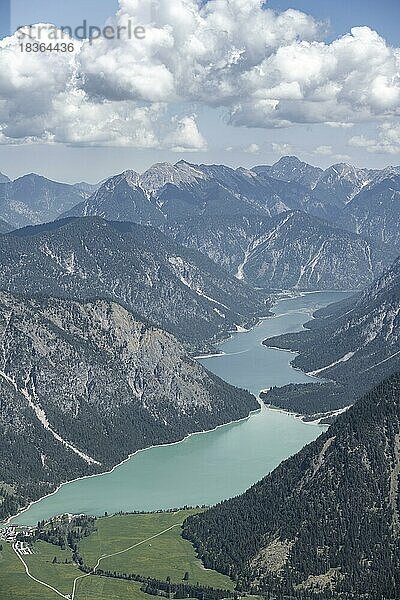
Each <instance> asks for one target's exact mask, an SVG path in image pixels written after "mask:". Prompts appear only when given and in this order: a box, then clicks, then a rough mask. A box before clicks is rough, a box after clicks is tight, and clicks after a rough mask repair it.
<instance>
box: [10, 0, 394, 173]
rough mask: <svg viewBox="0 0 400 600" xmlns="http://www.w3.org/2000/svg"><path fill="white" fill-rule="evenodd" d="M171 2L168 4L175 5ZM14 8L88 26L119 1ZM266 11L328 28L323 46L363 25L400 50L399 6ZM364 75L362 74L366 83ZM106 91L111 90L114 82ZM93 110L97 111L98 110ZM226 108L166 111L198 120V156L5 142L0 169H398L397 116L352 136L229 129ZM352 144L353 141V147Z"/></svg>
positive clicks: (323, 130)
mask: <svg viewBox="0 0 400 600" xmlns="http://www.w3.org/2000/svg"><path fill="white" fill-rule="evenodd" d="M0 1H1V0H0ZM170 2H171V3H173V2H174V0H170ZM11 7H12V11H11V20H12V26H13V27H14V28H16V27H17V26H19V25H21V24H24V23H27V24H28V23H35V22H43V21H45V22H52V23H55V24H57V25H72V26H73V25H79V24H80V23H81V21H82V20H83V19H86V20H87V21H88V22H89V23H91V24H93V25H102V24H103V23H104V22H105V20H106V19H107V17H108V16H111V15H112V14H115V12H116V10H117V8H118V2H117V1H115V0H69V2H68V3H67V2H65V0H51V1H50V0H35V1H34V2H27V0H12V4H11ZM266 7H268V8H272V9H274V10H276V11H278V12H281V11H284V10H286V9H288V8H294V9H297V10H300V11H303V12H304V13H306V14H308V15H311V16H312V17H314V18H315V19H316V20H318V21H323V22H326V24H327V31H326V36H325V37H324V41H325V42H326V43H329V42H331V41H332V40H336V39H337V38H339V37H341V36H343V35H344V34H346V33H348V32H349V31H350V29H351V28H352V27H357V26H368V27H370V28H371V29H373V30H376V31H377V32H378V33H379V34H380V35H381V36H382V37H383V38H385V40H386V41H387V44H388V46H392V47H397V48H398V47H400V36H399V27H398V23H399V22H400V1H399V0H381V1H380V2H375V1H374V2H372V1H370V0H336V1H335V0H291V1H290V0H289V1H287V0H269V1H268V2H267V3H266ZM255 35H256V32H255ZM367 68H368V66H367ZM368 76H369V75H368V73H366V77H368ZM399 78H400V74H399ZM110 85H111V87H112V85H114V86H115V82H114V84H113V83H111V84H110ZM186 85H187V84H186ZM49 89H51V84H50V87H49ZM350 91H351V90H350ZM0 95H1V87H0ZM97 100H98V99H97ZM97 100H96V102H97ZM244 100H246V98H245V99H244ZM94 106H97V107H98V106H99V104H97V105H96V104H94ZM230 108H231V107H229V106H227V105H224V103H223V102H221V103H220V104H219V105H218V103H217V102H215V107H212V103H207V102H204V101H202V100H198V101H197V100H191V101H189V102H188V101H185V102H182V103H179V104H176V103H175V104H172V105H169V106H168V110H167V116H168V118H170V120H172V121H173V120H174V119H175V121H177V122H178V123H181V121H179V119H181V118H182V115H186V117H184V118H189V121H190V119H191V118H192V117H190V115H191V114H193V115H194V116H195V121H196V126H195V129H196V128H198V130H199V133H198V132H197V129H196V131H195V132H194V133H195V137H196V136H197V138H196V139H197V151H192V150H190V151H189V150H188V149H187V148H186V147H183V148H181V149H179V146H180V142H179V143H178V142H176V145H177V146H178V148H175V149H171V148H167V146H166V144H165V143H163V144H161V145H160V147H155V146H153V147H148V148H138V147H135V144H131V145H130V144H126V143H124V144H121V145H120V146H119V145H118V143H113V144H112V146H110V147H104V144H103V145H101V144H99V145H98V147H96V144H75V143H74V142H71V141H68V140H67V141H66V142H60V143H56V144H52V145H47V144H44V143H40V144H38V143H34V144H32V143H31V141H30V143H18V144H15V143H13V144H7V143H6V144H0V171H2V172H6V173H7V174H9V175H10V176H12V177H16V176H18V175H20V174H22V173H24V172H28V171H29V172H30V171H35V172H40V173H43V174H45V175H47V176H50V177H52V178H54V179H60V180H61V179H62V180H68V181H75V180H81V179H87V180H89V181H97V180H99V179H103V178H104V177H105V176H108V175H111V174H113V173H115V172H118V171H122V170H123V169H126V168H133V169H137V170H143V169H145V168H146V167H148V166H149V165H150V164H152V163H154V162H156V161H159V160H169V161H171V162H175V161H177V160H179V159H180V158H182V157H183V158H185V159H187V160H189V161H192V162H223V163H226V164H232V165H234V166H238V165H243V166H247V167H251V166H253V165H255V164H262V163H271V162H274V161H275V160H278V158H279V157H280V156H281V155H282V154H286V153H288V154H296V155H298V156H299V157H300V158H302V159H303V160H306V161H308V162H310V163H313V164H319V165H321V166H324V167H325V166H328V165H329V164H332V163H333V162H337V161H339V160H346V161H348V162H353V163H354V164H357V165H360V166H364V165H365V166H368V167H383V166H385V165H387V164H399V163H400V141H399V139H400V126H398V122H397V118H398V117H393V119H392V120H391V121H390V123H388V124H387V129H386V130H385V129H384V128H383V129H382V124H383V123H384V120H383V119H382V115H379V114H378V115H377V118H376V119H371V118H369V119H364V120H363V119H360V120H357V119H355V120H354V124H353V125H352V128H351V130H350V129H348V128H346V127H344V126H343V127H342V125H341V124H340V123H339V124H337V125H335V124H334V125H335V126H332V127H327V126H326V125H324V124H322V123H319V122H315V123H312V122H307V120H302V118H300V119H297V120H296V119H295V120H294V122H292V123H290V126H287V127H286V126H285V127H280V126H279V127H277V126H275V125H273V126H263V124H262V119H261V123H260V117H257V118H258V121H257V119H256V121H257V122H253V123H251V122H250V121H251V119H250V117H249V114H245V115H244V117H243V115H242V120H241V117H240V115H239V118H238V119H237V122H236V123H233V122H232V118H231V117H229V116H228V113H229V109H230ZM174 111H175V112H174ZM28 112H29V111H28ZM289 112H290V111H289ZM175 114H176V116H174V115H175ZM188 115H189V117H188ZM160 118H161V117H160ZM193 118H194V117H193ZM153 120H154V119H153ZM20 121H21V119H20V120H19V121H18V123H17V124H16V126H15V127H14V129H15V128H16V129H17V130H19V129H21V123H20ZM35 123H36V121H35ZM138 126H140V123H139V125H137V127H138ZM192 126H193V123H192V122H189V129H190V127H192ZM397 127H399V130H398V131H397ZM181 129H182V127H181ZM189 129H187V130H186V129H185V131H184V137H188V136H189V134H190V135H192V133H193V131H192V129H193V127H192V129H191V130H190V131H189ZM197 133H198V135H197ZM171 135H172V134H168V135H167V138H168V136H169V138H171ZM174 135H175V134H174ZM174 135H172V137H174ZM181 137H182V136H181ZM200 138H201V139H204V140H206V142H207V147H206V145H204V148H202V147H201V140H200ZM174 139H176V135H175V138H174ZM199 140H200V141H199ZM349 140H352V142H351V143H350V144H349ZM174 143H175V142H174ZM170 145H171V146H172V145H173V143H172V142H171V144H170ZM397 145H398V152H397ZM93 146H94V147H93ZM375 148H376V152H375V151H374V149H375ZM388 148H390V151H388Z"/></svg>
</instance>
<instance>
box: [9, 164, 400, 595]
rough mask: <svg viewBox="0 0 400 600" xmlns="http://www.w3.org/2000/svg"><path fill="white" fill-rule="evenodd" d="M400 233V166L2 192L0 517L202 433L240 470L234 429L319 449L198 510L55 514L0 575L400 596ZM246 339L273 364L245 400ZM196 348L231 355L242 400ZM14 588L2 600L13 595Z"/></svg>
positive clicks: (271, 170) (42, 589) (261, 168)
mask: <svg viewBox="0 0 400 600" xmlns="http://www.w3.org/2000/svg"><path fill="white" fill-rule="evenodd" d="M399 222H400V167H387V168H385V169H382V170H371V169H363V168H356V167H353V166H351V165H348V164H344V163H340V164H335V165H332V166H330V167H329V168H327V169H325V170H324V169H321V168H319V167H314V166H312V165H309V164H307V163H305V162H302V161H300V160H299V159H297V158H296V157H293V156H287V157H283V158H281V159H280V160H279V161H278V162H276V163H275V164H274V165H257V166H254V167H253V168H251V169H247V168H241V167H240V168H232V167H229V166H225V165H209V164H200V165H198V164H192V163H189V162H186V161H184V160H180V161H179V162H177V163H176V164H170V163H157V164H154V165H153V166H151V167H150V168H149V169H147V170H146V171H145V172H144V173H138V172H136V171H134V170H126V171H123V172H121V173H117V174H115V175H113V176H111V177H109V178H107V179H103V180H102V181H101V182H99V183H95V184H90V183H86V182H85V181H81V182H79V183H76V184H66V183H60V182H55V181H50V180H49V179H46V178H45V177H42V176H40V175H36V174H28V175H23V176H22V177H19V178H18V179H16V180H14V181H12V180H11V179H9V178H8V177H7V176H6V175H3V174H0V518H1V519H2V520H6V519H9V518H12V517H13V518H12V521H11V522H12V524H13V525H14V524H15V522H16V520H18V517H19V516H20V511H21V510H23V509H25V508H26V507H27V506H28V505H30V504H31V503H32V502H35V501H39V503H40V499H41V498H43V497H44V496H46V495H48V494H53V493H55V494H57V493H58V492H57V489H58V488H59V486H60V484H66V486H65V487H64V486H62V487H63V489H66V488H67V487H68V486H69V485H73V484H72V483H71V482H72V480H74V483H77V482H76V481H75V480H77V479H80V478H82V477H84V478H85V477H86V476H94V479H92V478H91V479H90V481H93V480H95V481H97V480H98V479H99V478H98V477H97V476H98V475H101V476H102V477H103V478H106V477H107V473H108V474H110V472H113V469H114V468H115V467H116V466H117V465H120V464H121V463H123V462H124V461H132V460H135V458H137V457H135V456H134V454H135V453H136V452H137V451H138V450H144V449H150V448H152V450H157V451H160V452H162V451H163V448H164V446H166V445H167V444H172V443H177V442H180V441H182V440H184V439H185V438H187V437H188V436H190V434H193V433H199V435H198V436H195V437H196V440H198V439H201V438H202V436H203V437H204V436H207V435H210V430H214V429H216V430H217V432H219V434H220V436H219V437H218V435H217V434H216V436H215V437H213V436H212V435H211V437H206V438H204V440H203V443H204V444H206V443H207V444H209V445H210V446H211V447H212V448H214V447H215V448H217V446H218V444H222V445H223V444H226V446H223V448H224V452H225V455H224V452H221V453H220V455H219V456H226V453H229V454H230V455H231V456H235V452H240V450H241V449H240V447H238V448H234V447H232V446H230V445H229V444H230V443H231V442H230V440H232V439H234V437H230V434H231V433H232V432H235V431H236V432H237V431H238V430H239V428H240V427H241V426H242V425H243V423H249V422H250V423H251V424H254V420H255V419H259V421H257V426H259V423H264V422H266V421H267V420H268V418H270V419H273V418H274V417H273V416H272V415H274V416H277V415H280V417H282V419H283V420H284V419H287V420H289V419H290V423H291V424H292V425H293V423H295V424H296V426H298V427H299V428H304V429H303V430H304V431H305V430H306V429H307V431H308V432H312V433H310V436H309V437H308V438H307V439H306V440H305V438H302V443H301V444H298V445H297V447H295V450H296V451H297V450H298V449H299V448H302V449H301V450H300V452H299V453H297V454H295V455H293V446H290V445H289V444H288V446H287V448H286V447H285V448H284V449H283V450H282V447H279V448H277V449H275V453H274V457H275V458H276V460H275V462H274V463H273V464H272V466H270V467H269V468H267V467H266V466H265V468H262V469H261V472H262V477H263V478H262V479H261V481H258V483H256V481H257V479H259V477H260V474H258V476H257V477H254V478H253V479H251V483H252V484H253V485H252V487H251V488H250V489H249V490H248V491H246V492H245V493H244V494H243V493H242V492H243V490H244V489H245V488H247V487H248V485H249V483H248V482H246V485H245V486H243V487H242V488H241V489H240V495H239V496H237V497H235V498H233V499H232V498H228V497H226V500H224V501H223V502H222V503H219V504H217V505H216V506H213V507H211V508H209V507H206V506H196V507H192V508H188V507H187V506H186V507H185V510H183V511H182V510H178V508H179V507H177V506H170V507H169V509H170V511H169V512H162V511H161V510H160V512H158V513H152V514H142V513H141V514H139V515H137V514H136V515H134V514H119V515H116V516H111V515H105V516H104V517H103V518H98V517H99V514H102V513H99V512H97V513H96V515H97V517H96V515H92V514H90V515H88V514H80V515H70V514H69V515H68V513H69V512H70V510H69V507H68V506H65V507H64V510H63V512H65V513H66V514H67V516H63V517H60V516H54V517H53V518H52V519H50V520H46V519H44V520H42V519H41V520H40V521H39V523H38V525H37V527H30V528H18V527H17V528H16V529H15V528H13V527H11V528H8V529H6V530H5V531H6V533H5V534H4V536H5V537H3V539H4V540H6V541H7V545H6V546H5V550H4V551H3V545H2V544H1V543H0V578H1V577H3V576H4V577H3V578H4V581H6V580H5V575H4V574H5V573H14V572H15V573H17V576H18V577H19V578H20V581H25V583H26V582H27V581H28V583H29V584H30V583H32V592H29V593H32V599H33V600H36V598H42V597H43V598H45V599H46V600H47V599H48V600H54V598H56V597H57V596H58V597H59V596H62V597H64V598H66V599H71V598H72V599H73V600H76V599H78V600H80V598H81V597H82V598H83V597H85V596H84V591H83V590H84V586H85V585H87V586H90V585H92V586H95V587H96V586H98V587H96V589H95V587H93V588H91V589H90V591H89V592H88V594H87V596H86V597H87V598H93V599H94V598H95V599H96V600H103V598H116V599H118V600H146V598H149V595H153V596H154V595H157V596H162V597H173V598H188V597H190V598H198V600H223V599H224V598H234V599H235V598H237V597H238V596H246V595H249V594H250V595H256V596H261V597H264V598H268V599H270V600H296V599H297V600H318V599H320V600H328V599H329V600H333V599H337V600H396V598H399V597H400V579H399V573H400V548H399V533H400V496H399V485H400V481H399V477H400V382H399V373H400V258H399V255H400V233H399ZM338 296H339V298H340V301H339V302H336V300H337V299H338ZM332 298H333V299H335V303H333V304H332V302H333V299H332ZM291 302H292V304H291ZM296 302H297V304H296ZM330 303H331V304H330ZM282 307H285V310H283V309H282ZM310 307H311V308H310ZM274 311H276V313H275V314H274ZM266 323H267V324H269V325H270V326H271V327H270V329H263V327H264V326H265V324H266ZM303 324H304V325H303ZM257 332H258V335H259V337H257V335H256V334H257ZM265 332H267V333H265ZM262 334H264V335H262ZM240 336H243V337H242V338H241V339H244V340H248V341H249V343H250V341H251V343H252V344H253V345H256V346H257V353H256V354H254V355H253V354H248V357H247V358H248V361H251V360H252V358H249V356H250V357H253V356H254V357H255V358H254V362H255V363H256V364H255V368H258V369H260V370H261V371H263V370H264V371H265V375H266V376H265V380H266V382H267V381H270V379H268V377H267V375H268V374H269V370H270V369H272V368H273V367H272V365H273V364H274V365H278V364H281V365H283V366H284V368H283V367H282V373H284V374H285V375H282V378H283V377H284V379H282V378H281V379H279V378H278V379H277V380H275V381H273V382H272V383H265V384H264V385H263V389H261V386H260V389H259V390H257V395H259V397H258V398H256V397H255V395H253V393H250V391H248V390H249V389H250V390H251V391H252V392H254V393H256V392H255V389H253V388H252V387H250V386H249V384H248V383H247V385H245V383H244V382H245V380H246V378H245V377H244V376H243V377H242V378H240V377H238V374H239V375H240V373H241V370H242V371H243V369H244V366H243V365H244V364H245V361H244V359H241V354H244V353H249V352H250V353H251V351H252V349H253V348H251V347H247V346H245V344H244V347H243V348H240V349H239V350H238V351H237V352H234V351H233V350H232V351H231V354H230V353H229V351H227V352H225V349H224V348H226V347H229V343H230V342H231V341H232V339H238V337H240ZM246 336H247V337H246ZM265 337H267V339H264V338H265ZM231 338H232V339H231ZM261 341H262V345H260V342H261ZM223 344H228V346H224V345H223ZM282 351H287V353H285V354H284V353H283V352H282ZM272 352H274V353H275V355H279V358H280V361H281V362H279V361H278V362H275V363H273V361H272V359H270V362H269V360H268V357H272V354H269V353H272ZM289 352H291V353H292V354H290V353H289ZM204 353H206V354H207V355H209V354H210V353H211V354H212V355H213V357H214V358H215V359H216V360H221V361H224V360H227V361H229V360H230V359H231V360H232V363H231V365H232V367H231V368H232V369H233V370H234V371H235V378H234V380H233V383H235V385H232V379H229V377H226V381H225V380H223V379H221V378H220V377H219V376H218V375H216V374H215V373H216V372H217V370H216V371H215V373H213V372H211V370H210V369H212V367H211V365H209V364H208V363H207V359H206V358H205V357H204ZM260 353H261V354H260ZM198 354H201V355H202V356H197V357H195V355H198ZM289 363H290V364H289ZM224 364H225V363H224ZM247 364H248V365H249V364H250V363H249V362H247ZM208 367H209V368H208ZM292 367H293V368H292ZM224 378H225V376H224ZM238 380H239V381H241V383H240V385H239V387H236V386H237V385H238V384H237V381H238ZM282 380H283V382H284V383H285V385H281V381H282ZM229 381H231V383H229ZM277 381H278V384H279V387H277V386H276V385H275V383H276V382H277ZM242 382H243V383H242ZM247 382H248V379H247ZM294 382H303V383H294ZM257 387H258V386H257ZM241 388H246V389H241ZM266 388H269V389H266ZM274 409H279V410H280V411H283V412H282V414H281V413H276V412H273V410H274ZM251 413H253V414H251ZM285 413H292V414H285ZM293 413H294V414H295V415H296V416H297V417H298V418H297V419H296V420H295V419H294V415H293ZM250 415H251V416H250ZM263 419H264V420H263ZM276 422H277V423H283V421H279V420H277V421H276ZM287 422H288V421H287ZM306 422H307V423H306ZM225 426H227V427H225ZM328 426H329V427H328ZM318 428H319V429H318ZM249 430H250V429H249ZM262 433H263V436H264V438H265V436H266V435H267V434H266V433H265V434H264V430H263V432H262ZM284 433H285V432H284V431H283V430H282V436H280V431H278V432H277V444H278V445H279V444H280V445H281V446H282V445H283V444H285V441H284V440H287V438H288V436H287V435H286V436H285V435H284ZM286 433H287V432H286ZM213 434H215V431H213ZM314 434H315V435H314ZM319 434H320V435H319ZM318 436H319V437H318ZM261 437H262V436H260V438H261ZM316 438H317V439H316ZM237 439H239V438H237ZM257 439H258V438H257ZM310 440H315V441H311V443H309V444H308V445H306V446H304V444H305V443H306V442H309V441H310ZM185 443H186V442H185ZM242 443H245V444H246V443H248V440H244V442H243V441H242ZM212 444H215V446H212ZM155 446H156V447H157V448H154V447H155ZM158 446H160V448H158ZM200 446H201V443H200V442H198V447H199V448H200ZM179 447H181V448H184V447H185V446H184V444H179ZM193 448H194V450H193ZM164 449H165V448H164ZM219 449H220V448H219ZM192 450H193V451H194V452H195V451H196V443H193V445H192ZM147 451H148V450H146V452H147ZM142 454H143V453H142ZM160 456H161V455H160ZM255 456H256V455H254V460H256V458H255ZM257 456H258V455H257ZM282 456H283V457H284V459H285V460H284V461H283V462H281V464H279V463H280V461H281V459H282ZM278 457H279V458H278ZM268 458H269V457H268ZM172 462H173V461H172ZM214 462H215V461H214ZM221 462H222V461H221ZM272 462H273V461H272ZM154 464H155V463H154ZM157 464H158V463H157ZM185 464H186V463H185ZM198 464H201V466H202V469H203V470H204V469H206V470H210V469H212V468H213V463H212V460H211V461H210V460H209V461H208V462H204V464H203V463H202V462H201V461H198ZM224 464H225V462H224ZM269 464H270V463H269ZM160 465H161V466H162V462H160V463H159V464H158V467H157V468H158V469H159V470H158V471H157V468H155V470H154V473H153V472H151V473H149V474H148V475H149V479H150V480H151V481H152V483H154V486H157V478H158V477H160V469H161V466H160ZM120 466H121V465H120ZM275 466H276V468H275ZM173 467H174V468H175V469H176V470H178V471H179V469H180V468H182V467H181V463H180V462H179V460H177V461H176V464H175V462H173ZM262 467H264V463H262ZM185 468H187V467H185ZM271 469H272V472H269V471H271ZM189 471H190V468H189ZM193 477H195V474H193ZM103 481H106V479H103ZM135 483H136V482H135ZM137 485H140V481H138V482H137ZM113 493H115V495H118V493H119V490H118V487H116V489H115V490H113ZM237 493H239V492H237ZM229 495H230V496H232V495H233V494H232V493H231V494H229ZM227 496H228V494H227ZM99 501H101V498H100V500H99ZM132 503H133V499H132ZM194 504H196V502H195V503H194ZM198 504H199V505H200V504H203V503H202V502H198ZM158 508H161V507H158ZM162 508H165V507H162ZM132 511H133V509H132ZM28 512H29V509H28ZM84 512H85V510H82V513H84ZM17 514H18V516H17V517H16V516H15V515H17ZM53 514H54V515H55V513H53ZM2 535H3V534H1V531H0V537H1V536H2ZM7 536H9V537H8V538H7ZM10 536H11V538H10ZM10 539H12V544H11V546H10V545H9V544H8V541H9V540H10ZM0 541H1V540H0ZM53 552H54V558H53V556H52V554H53ZM195 552H196V553H197V554H195ZM25 554H26V556H25ZM28 555H29V556H28ZM111 559H112V560H111ZM21 565H22V566H21ZM204 567H205V568H204ZM18 569H19V570H18ZM31 571H32V572H31ZM181 571H182V572H181ZM32 573H34V575H33V576H31V575H32ZM27 576H29V577H30V579H29V580H28V578H27ZM78 582H80V583H78ZM14 584H15V582H14V578H13V577H11V576H10V578H9V579H8V580H7V582H6V583H5V584H3V583H2V584H1V586H0V597H1V598H3V596H1V594H2V593H5V594H6V595H5V596H4V597H7V598H8V597H10V598H14V597H15V599H16V600H19V599H20V598H24V596H23V595H18V594H17V595H15V596H13V593H14V591H13V590H14V589H15V587H13V586H14ZM36 586H38V587H36ZM119 586H121V587H119ZM16 587H18V589H20V587H19V586H16ZM86 589H87V590H88V589H89V588H86ZM2 590H6V591H5V592H2ZM81 591H82V594H81ZM18 593H19V592H18ZM36 593H37V595H35V594H36ZM42 593H43V594H48V595H43V596H41V594H42ZM80 594H81V595H80ZM25 597H27V596H25Z"/></svg>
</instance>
